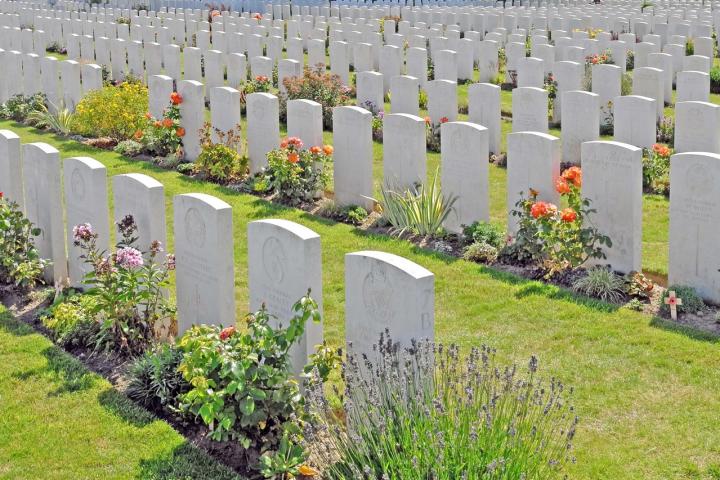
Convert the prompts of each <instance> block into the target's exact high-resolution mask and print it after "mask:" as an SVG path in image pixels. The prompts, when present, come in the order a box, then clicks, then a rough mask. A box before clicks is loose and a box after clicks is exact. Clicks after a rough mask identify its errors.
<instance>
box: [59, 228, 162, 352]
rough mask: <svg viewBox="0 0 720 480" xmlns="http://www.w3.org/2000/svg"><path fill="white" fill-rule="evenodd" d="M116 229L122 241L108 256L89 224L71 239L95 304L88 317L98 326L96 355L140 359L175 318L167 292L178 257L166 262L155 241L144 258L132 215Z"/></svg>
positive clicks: (74, 233) (157, 242) (160, 246)
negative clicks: (157, 330) (161, 326)
mask: <svg viewBox="0 0 720 480" xmlns="http://www.w3.org/2000/svg"><path fill="white" fill-rule="evenodd" d="M117 227H118V231H119V232H120V235H121V237H122V240H121V241H120V242H119V243H118V244H117V246H116V251H115V253H112V254H110V255H107V254H106V252H104V251H100V250H99V248H98V246H97V238H98V235H97V233H96V232H94V231H93V228H92V226H91V225H90V224H87V223H85V224H80V225H76V226H75V227H74V228H73V239H74V243H75V245H76V246H78V247H79V248H80V249H81V250H82V252H83V254H82V255H81V256H80V258H82V259H83V260H84V261H85V263H86V264H87V265H88V267H89V271H88V273H87V274H86V275H85V278H84V280H83V283H84V284H85V285H87V286H88V287H90V288H89V289H88V291H87V293H88V294H89V295H93V296H95V298H96V299H97V302H96V303H94V304H93V307H92V309H91V311H90V312H88V313H90V314H91V315H92V316H93V317H94V318H95V319H96V321H97V336H96V338H95V345H94V346H95V349H96V350H104V351H118V352H120V353H123V354H126V355H138V354H140V353H142V352H143V351H144V350H145V349H146V348H147V347H149V346H150V345H151V343H152V342H153V339H154V335H153V332H154V327H155V323H156V322H157V321H158V320H162V319H164V318H166V317H168V316H172V315H174V313H175V309H174V307H173V306H172V305H171V304H170V303H169V302H168V300H167V299H166V298H165V295H164V292H163V290H164V288H165V287H167V286H168V276H169V274H170V271H172V270H174V269H175V257H174V256H173V255H172V254H168V255H166V256H165V257H162V252H163V248H162V245H161V243H160V242H159V241H157V240H156V241H153V242H152V243H151V245H150V250H149V252H147V253H146V254H144V255H143V253H142V252H140V251H139V250H138V249H137V248H136V247H135V244H136V242H137V240H138V238H137V237H135V234H136V233H137V225H136V224H135V220H134V218H133V217H132V216H131V215H127V216H125V218H123V219H122V220H121V221H120V222H118V224H117Z"/></svg>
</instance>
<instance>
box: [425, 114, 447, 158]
mask: <svg viewBox="0 0 720 480" xmlns="http://www.w3.org/2000/svg"><path fill="white" fill-rule="evenodd" d="M448 121H449V119H448V118H447V117H441V118H440V119H439V120H437V121H434V120H432V119H431V118H430V117H425V141H426V144H427V149H428V150H430V151H431V152H438V153H439V152H440V148H441V141H440V140H441V136H440V128H441V126H442V124H443V123H447V122H448Z"/></svg>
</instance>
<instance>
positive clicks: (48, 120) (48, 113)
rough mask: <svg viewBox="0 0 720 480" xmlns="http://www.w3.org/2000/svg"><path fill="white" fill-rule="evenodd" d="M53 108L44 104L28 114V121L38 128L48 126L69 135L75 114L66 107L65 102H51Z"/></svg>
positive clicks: (56, 131)
mask: <svg viewBox="0 0 720 480" xmlns="http://www.w3.org/2000/svg"><path fill="white" fill-rule="evenodd" d="M50 106H51V107H52V108H48V106H47V105H42V107H41V108H39V109H38V110H35V111H33V112H31V113H30V115H28V121H29V122H30V123H32V124H33V125H35V126H36V127H37V128H47V129H49V130H52V131H53V132H55V133H59V134H62V135H68V134H69V133H70V132H71V130H72V122H73V119H74V116H75V114H74V113H73V112H71V111H70V110H68V109H67V108H66V107H65V102H60V105H59V106H55V105H54V104H53V103H52V102H50Z"/></svg>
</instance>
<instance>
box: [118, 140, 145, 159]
mask: <svg viewBox="0 0 720 480" xmlns="http://www.w3.org/2000/svg"><path fill="white" fill-rule="evenodd" d="M113 151H114V152H115V153H119V154H120V155H125V156H126V157H136V156H138V155H140V154H141V153H143V151H145V147H144V146H143V144H142V143H139V142H136V141H135V140H123V141H122V142H119V143H118V144H117V145H116V146H115V148H113Z"/></svg>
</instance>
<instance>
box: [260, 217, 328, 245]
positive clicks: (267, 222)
mask: <svg viewBox="0 0 720 480" xmlns="http://www.w3.org/2000/svg"><path fill="white" fill-rule="evenodd" d="M253 228H269V229H273V230H283V231H285V232H288V233H290V234H292V235H294V236H296V237H297V238H298V239H300V240H309V239H312V238H320V235H318V234H317V233H316V232H314V231H313V230H310V229H309V228H307V227H306V226H304V225H300V224H299V223H295V222H291V221H290V220H283V219H280V218H268V219H264V220H255V221H253V222H250V223H248V230H250V229H253Z"/></svg>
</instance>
